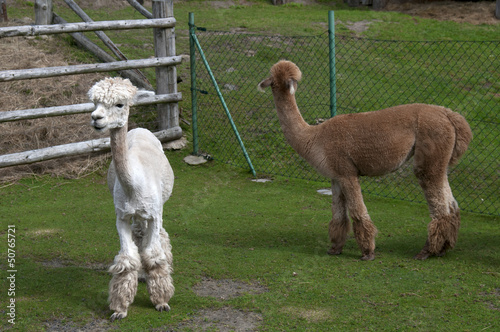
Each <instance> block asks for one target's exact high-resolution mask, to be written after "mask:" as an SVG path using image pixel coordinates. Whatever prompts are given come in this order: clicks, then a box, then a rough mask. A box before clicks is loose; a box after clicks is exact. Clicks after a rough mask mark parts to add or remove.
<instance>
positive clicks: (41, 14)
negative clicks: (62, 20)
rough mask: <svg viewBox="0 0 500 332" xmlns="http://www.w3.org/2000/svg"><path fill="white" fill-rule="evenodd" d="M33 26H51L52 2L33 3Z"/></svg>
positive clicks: (38, 0) (42, 0)
mask: <svg viewBox="0 0 500 332" xmlns="http://www.w3.org/2000/svg"><path fill="white" fill-rule="evenodd" d="M35 24H36V25H49V24H52V0H36V1H35Z"/></svg>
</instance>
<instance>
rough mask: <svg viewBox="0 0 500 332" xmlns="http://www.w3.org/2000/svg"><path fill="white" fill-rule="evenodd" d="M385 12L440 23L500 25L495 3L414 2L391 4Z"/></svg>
mask: <svg viewBox="0 0 500 332" xmlns="http://www.w3.org/2000/svg"><path fill="white" fill-rule="evenodd" d="M384 10H386V11H396V12H400V13H404V14H408V15H411V16H418V17H424V18H432V19H435V20H440V21H454V22H458V23H470V24H475V25H478V24H500V20H499V19H497V18H495V1H478V2H463V1H422V2H418V1H412V2H407V3H402V4H397V3H389V4H388V5H387V6H386V8H385V9H384Z"/></svg>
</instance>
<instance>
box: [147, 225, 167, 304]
mask: <svg viewBox="0 0 500 332" xmlns="http://www.w3.org/2000/svg"><path fill="white" fill-rule="evenodd" d="M145 241H147V242H146V243H145V247H144V251H143V252H142V254H141V257H142V262H143V266H144V268H145V270H146V272H147V287H148V292H149V296H150V299H151V302H152V303H153V305H154V306H155V308H156V310H158V311H169V310H170V306H169V305H168V302H169V301H170V299H171V298H172V296H173V295H174V291H175V288H174V284H173V280H172V276H171V274H172V272H173V269H172V246H171V245H170V240H169V237H168V234H167V232H165V230H164V229H163V228H162V227H161V219H160V222H157V221H156V220H155V221H152V222H151V223H150V224H149V227H148V229H147V231H146V237H145Z"/></svg>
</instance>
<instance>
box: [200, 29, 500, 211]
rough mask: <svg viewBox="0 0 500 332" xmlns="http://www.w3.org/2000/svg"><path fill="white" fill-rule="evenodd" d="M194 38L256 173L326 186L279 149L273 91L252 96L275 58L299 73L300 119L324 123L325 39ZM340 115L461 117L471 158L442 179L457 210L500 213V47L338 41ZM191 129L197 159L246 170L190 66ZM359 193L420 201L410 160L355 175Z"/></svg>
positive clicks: (206, 82) (211, 95) (207, 87)
mask: <svg viewBox="0 0 500 332" xmlns="http://www.w3.org/2000/svg"><path fill="white" fill-rule="evenodd" d="M197 38H198V40H199V41H200V44H201V46H202V48H203V50H204V53H205V56H206V58H207V60H208V62H209V63H210V67H211V70H212V72H213V73H214V75H215V77H216V80H217V82H218V85H219V88H220V90H221V92H222V94H223V96H224V99H225V101H226V104H227V106H228V108H229V110H230V112H231V115H232V117H233V120H234V122H235V123H236V125H237V127H238V130H239V132H240V135H241V137H242V139H243V141H244V143H245V146H246V149H247V152H248V154H249V156H250V158H251V160H252V163H253V165H254V168H255V169H256V171H257V172H258V173H259V174H260V175H282V176H287V177H295V178H302V179H307V180H314V181H321V182H326V181H328V179H325V178H323V177H321V176H320V175H319V174H317V173H316V171H315V170H313V169H312V167H310V166H309V165H308V164H307V162H305V161H304V160H303V159H301V158H300V157H299V156H298V155H297V154H296V153H295V152H294V151H293V150H292V148H291V147H290V146H289V145H288V144H287V143H286V141H285V138H284V136H283V134H282V131H281V127H280V123H279V121H278V118H277V116H276V114H275V113H276V112H275V110H274V102H273V98H272V95H271V93H270V91H268V92H266V93H261V92H258V91H257V89H256V86H257V84H258V83H259V82H260V81H261V80H263V79H265V78H267V77H268V75H269V69H270V68H271V66H272V65H273V64H274V63H276V62H277V61H278V60H280V59H287V60H290V61H293V62H295V63H296V64H297V65H298V66H299V68H300V69H301V71H302V73H303V78H302V81H301V82H300V83H299V87H298V91H297V93H296V95H295V96H296V99H297V104H298V106H299V108H300V110H301V113H302V115H303V117H304V119H305V121H306V122H308V123H309V124H311V125H315V124H318V123H321V122H322V121H324V120H325V119H327V118H329V117H330V115H329V114H330V112H329V91H330V90H329V85H330V82H329V67H328V65H329V61H328V54H329V45H328V34H327V33H324V34H321V35H318V36H308V37H286V36H266V35H257V34H248V33H244V34H239V33H234V32H220V31H215V32H214V31H206V32H199V33H197ZM335 48H336V73H337V77H336V80H337V81H336V88H337V91H336V93H337V95H336V97H337V114H345V113H357V112H366V111H373V110H377V109H382V108H385V107H390V106H394V105H399V104H406V103H417V102H418V103H428V104H437V105H442V106H445V107H448V108H451V109H453V110H454V111H456V112H458V113H460V114H462V115H463V116H465V117H466V119H467V120H468V122H469V124H470V125H471V128H472V131H473V133H474V139H473V141H472V143H471V144H470V146H469V150H468V152H467V153H466V154H465V155H464V157H463V158H462V160H461V161H460V163H459V164H458V165H457V166H455V167H453V168H452V169H450V172H449V180H450V185H451V187H452V190H453V193H454V196H455V197H456V199H457V200H458V202H459V204H460V206H461V208H462V210H467V211H471V212H478V213H484V214H493V215H498V214H500V204H499V202H498V199H497V196H498V188H499V181H498V175H499V167H498V160H499V152H498V151H499V150H498V146H499V141H500V130H499V127H498V124H499V122H500V121H499V120H500V119H499V118H500V115H499V111H500V107H499V99H500V42H499V41H490V42H462V41H437V42H429V41H391V40H371V39H360V38H353V37H344V36H336V40H335ZM197 62H198V64H199V65H198V66H197V68H198V69H197V81H196V84H197V88H198V90H199V91H200V92H201V93H198V102H197V108H198V130H199V146H200V150H201V151H202V152H205V153H208V154H210V155H211V156H212V157H213V158H214V159H217V160H220V161H223V162H226V163H229V164H232V165H234V166H237V167H242V168H246V167H247V164H246V161H245V159H244V157H243V153H242V152H241V150H240V147H239V145H238V142H237V141H236V139H235V137H234V134H233V132H232V130H231V127H230V125H229V122H228V120H227V118H226V116H225V114H224V111H223V109H222V106H221V105H220V101H219V100H218V97H217V94H216V92H215V89H214V87H213V86H212V84H211V82H210V78H209V76H208V74H207V72H206V70H204V68H203V67H202V65H201V64H200V63H201V62H200V61H199V59H197ZM361 183H362V187H363V191H364V192H368V193H371V194H374V195H380V196H384V197H390V198H397V199H402V200H408V201H414V202H425V199H424V197H423V194H422V190H421V189H420V187H419V185H418V182H417V180H416V179H415V177H414V175H413V171H412V165H411V161H409V162H408V163H407V164H405V165H404V166H403V167H402V168H400V169H399V170H397V171H396V172H394V173H392V174H389V175H386V176H383V177H377V178H367V177H365V178H362V180H361Z"/></svg>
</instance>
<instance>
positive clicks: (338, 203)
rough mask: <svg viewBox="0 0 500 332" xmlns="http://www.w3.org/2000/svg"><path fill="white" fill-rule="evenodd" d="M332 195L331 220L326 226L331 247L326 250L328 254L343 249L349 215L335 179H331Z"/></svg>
mask: <svg viewBox="0 0 500 332" xmlns="http://www.w3.org/2000/svg"><path fill="white" fill-rule="evenodd" d="M332 196H333V199H332V220H331V221H330V225H329V227H328V235H329V236H330V241H331V242H332V247H331V248H330V249H329V250H328V254H329V255H340V254H341V253H342V249H344V245H345V242H346V239H347V233H349V217H348V216H347V206H346V201H345V196H344V194H343V193H342V189H341V188H340V184H339V183H338V182H337V181H335V180H332Z"/></svg>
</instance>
